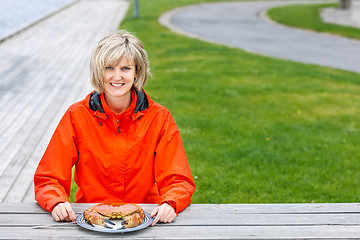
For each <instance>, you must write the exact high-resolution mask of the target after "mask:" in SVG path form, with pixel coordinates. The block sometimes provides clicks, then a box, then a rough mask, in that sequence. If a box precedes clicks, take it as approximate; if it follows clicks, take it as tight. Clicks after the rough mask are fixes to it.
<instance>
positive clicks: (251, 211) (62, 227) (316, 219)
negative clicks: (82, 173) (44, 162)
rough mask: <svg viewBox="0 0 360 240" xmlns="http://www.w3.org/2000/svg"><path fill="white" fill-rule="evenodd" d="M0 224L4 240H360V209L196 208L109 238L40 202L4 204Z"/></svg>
mask: <svg viewBox="0 0 360 240" xmlns="http://www.w3.org/2000/svg"><path fill="white" fill-rule="evenodd" d="M91 205H92V204H73V208H74V210H75V212H76V213H77V214H80V213H82V212H83V211H84V210H85V209H86V208H88V207H89V206H91ZM154 206H155V205H146V204H145V205H142V207H143V208H144V210H145V211H147V212H150V211H151V209H152V208H153V207H154ZM0 222H1V224H0V239H4V238H5V239H42V238H54V239H93V238H97V239H105V238H106V239H108V238H114V239H115V238H123V239H136V238H141V239H319V238H321V239H335V238H336V239H358V238H360V204H358V203H344V204H342V203H324V204H192V205H190V206H189V207H188V208H187V209H186V210H185V211H183V212H182V213H180V214H179V216H178V217H177V219H176V220H175V222H173V223H172V224H157V225H156V226H154V227H148V228H146V229H143V230H139V231H136V232H132V233H126V234H123V233H116V234H109V233H99V232H94V231H90V230H86V229H83V228H82V227H80V226H78V225H77V224H73V223H65V222H63V223H57V222H55V221H54V220H53V219H52V217H51V215H50V213H48V212H45V211H44V210H43V209H41V208H40V207H39V206H38V205H37V203H0Z"/></svg>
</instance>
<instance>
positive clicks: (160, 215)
mask: <svg viewBox="0 0 360 240" xmlns="http://www.w3.org/2000/svg"><path fill="white" fill-rule="evenodd" d="M161 217H162V213H161V211H159V212H158V213H157V215H156V217H155V219H154V221H153V223H152V224H151V226H154V225H155V224H156V223H158V222H159V221H160V220H161Z"/></svg>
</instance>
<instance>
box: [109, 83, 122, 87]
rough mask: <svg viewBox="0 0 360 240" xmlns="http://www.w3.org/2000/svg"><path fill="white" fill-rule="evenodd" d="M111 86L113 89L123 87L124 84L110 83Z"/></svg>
mask: <svg viewBox="0 0 360 240" xmlns="http://www.w3.org/2000/svg"><path fill="white" fill-rule="evenodd" d="M110 85H111V86H114V87H121V86H124V85H125V83H110Z"/></svg>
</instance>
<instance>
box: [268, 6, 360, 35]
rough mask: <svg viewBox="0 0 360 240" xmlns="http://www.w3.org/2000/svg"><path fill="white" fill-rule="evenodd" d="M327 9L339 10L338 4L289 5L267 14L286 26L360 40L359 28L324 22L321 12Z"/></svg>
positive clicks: (273, 9)
mask: <svg viewBox="0 0 360 240" xmlns="http://www.w3.org/2000/svg"><path fill="white" fill-rule="evenodd" d="M327 7H333V8H337V7H338V4H337V3H336V4H335V3H332V4H329V3H327V4H310V5H303V4H300V5H289V6H282V7H276V8H272V9H270V10H269V11H268V13H267V14H268V16H269V17H270V18H271V19H272V20H274V21H276V22H279V23H281V24H284V25H288V26H292V27H297V28H303V29H310V30H314V31H317V32H325V33H331V34H336V35H341V36H344V37H349V38H354V39H359V40H360V29H359V28H354V27H347V26H342V25H338V24H330V23H325V22H323V21H322V19H321V17H320V11H321V9H323V8H327Z"/></svg>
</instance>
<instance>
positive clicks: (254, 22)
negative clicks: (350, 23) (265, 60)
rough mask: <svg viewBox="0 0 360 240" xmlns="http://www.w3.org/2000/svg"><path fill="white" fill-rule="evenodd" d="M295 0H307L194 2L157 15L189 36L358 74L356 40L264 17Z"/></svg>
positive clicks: (359, 44)
mask: <svg viewBox="0 0 360 240" xmlns="http://www.w3.org/2000/svg"><path fill="white" fill-rule="evenodd" d="M310 2H312V3H314V1H310ZM294 3H309V2H305V1H300V2H299V1H254V2H223V3H206V4H198V5H192V6H188V7H184V8H178V9H175V10H172V11H170V12H167V13H165V14H164V15H163V16H161V18H160V22H161V23H162V24H163V25H165V26H167V27H169V28H171V29H172V30H174V31H176V32H178V33H181V34H185V35H188V36H191V37H195V38H200V39H203V40H207V41H211V42H216V43H221V44H226V45H229V46H233V47H238V48H241V49H245V50H247V51H250V52H255V53H259V54H263V55H267V56H272V57H276V58H282V59H288V60H294V61H298V62H305V63H313V64H318V65H323V66H329V67H333V68H339V69H344V70H349V71H354V72H358V73H360V41H356V40H350V39H346V38H342V37H337V36H331V35H328V34H318V33H315V32H311V31H304V30H300V29H294V28H288V27H285V26H282V25H279V24H275V23H273V22H271V21H270V20H268V19H267V18H266V17H265V15H266V14H265V12H266V10H267V9H269V8H272V7H276V6H280V5H286V4H294Z"/></svg>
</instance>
